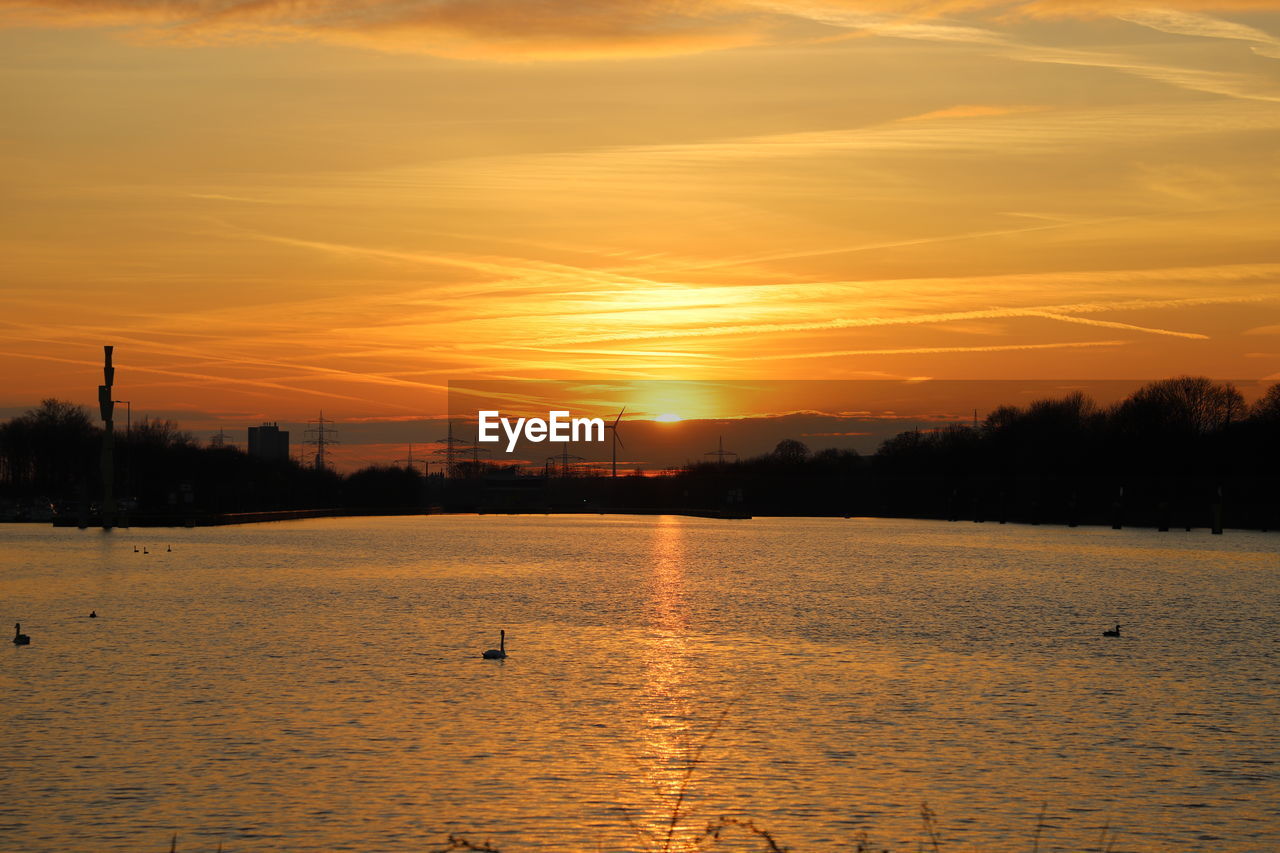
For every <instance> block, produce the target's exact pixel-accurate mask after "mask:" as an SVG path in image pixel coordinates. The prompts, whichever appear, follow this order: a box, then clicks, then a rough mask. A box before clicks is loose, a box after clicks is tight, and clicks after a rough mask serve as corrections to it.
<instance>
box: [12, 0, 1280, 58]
mask: <svg viewBox="0 0 1280 853" xmlns="http://www.w3.org/2000/svg"><path fill="white" fill-rule="evenodd" d="M1165 6H1166V7H1167V8H1168V9H1170V10H1172V11H1170V12H1169V13H1167V16H1166V18H1165V19H1161V20H1159V21H1157V22H1158V23H1161V24H1162V26H1165V27H1183V28H1185V27H1187V26H1192V24H1188V23H1187V22H1186V21H1185V20H1179V19H1177V18H1176V17H1175V16H1176V15H1177V14H1178V13H1197V12H1214V11H1231V10H1245V11H1261V10H1275V9H1277V8H1280V2H1277V0H1170V2H1168V3H1166V4H1165ZM1116 11H1117V9H1116V6H1115V4H1113V3H1110V2H1103V0H1031V2H1028V0H968V2H963V3H956V2H953V0H863V2H858V3H853V2H845V1H844V0H702V2H698V3H670V2H665V0H590V2H586V0H363V2H359V3H352V2H347V0H310V2H306V3H298V2H294V0H255V2H236V0H101V2H93V0H10V2H8V3H6V4H5V5H4V7H3V8H0V24H8V25H11V26H12V25H26V26H31V25H36V26H54V27H86V26H87V27H115V28H126V29H129V30H131V31H132V32H133V33H134V34H135V35H137V36H140V37H145V38H152V39H163V40H168V41H187V42H196V43H207V42H210V41H215V42H216V41H229V40H235V41H299V40H315V41H324V42H329V43H336V44H347V45H357V46H363V47H370V48H374V49H379V50H389V51H399V52H412V53H427V54H436V55H442V56H454V57H469V58H470V57H488V58H525V59H528V58H540V59H581V58H593V57H601V56H608V57H617V56H626V55H633V56H652V55H669V54H678V53H693V52H700V51H706V50H717V49H724V48H731V47H740V46H744V45H752V44H761V43H771V42H772V43H776V42H779V41H788V40H795V39H797V38H801V37H810V38H812V37H815V36H818V35H820V33H821V31H822V30H823V29H826V30H828V31H854V32H862V33H868V34H874V35H879V36H886V37H899V38H908V39H917V40H931V41H953V42H968V43H976V44H982V43H986V44H998V43H1001V42H1002V41H1003V40H1004V37H1003V36H1002V35H1000V34H999V33H998V32H996V31H995V30H993V29H991V28H990V27H989V26H987V25H985V24H984V23H982V22H999V21H1001V20H1008V19H1010V18H1017V17H1064V16H1072V17H1098V16H1105V15H1110V14H1114V13H1115V12H1116ZM960 13H965V14H966V15H967V16H969V17H971V18H972V17H976V18H977V19H978V21H979V23H975V22H973V21H966V22H959V21H957V20H955V16H956V15H957V14H960ZM1143 14H1145V13H1143ZM1152 20H1156V19H1152ZM797 24H804V25H808V26H810V27H814V28H818V29H816V30H815V31H813V32H811V33H808V34H807V35H801V34H799V33H797V32H796V31H795V27H796V26H797ZM1200 26H1203V23H1201V24H1200ZM1235 37H1240V35H1239V34H1238V33H1237V35H1236V36H1235ZM1259 47H1260V48H1262V49H1263V50H1266V49H1268V48H1267V46H1266V44H1263V43H1260V44H1259Z"/></svg>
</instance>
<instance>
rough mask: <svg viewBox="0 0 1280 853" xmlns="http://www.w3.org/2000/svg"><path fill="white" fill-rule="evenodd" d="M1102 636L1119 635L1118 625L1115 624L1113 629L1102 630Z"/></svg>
mask: <svg viewBox="0 0 1280 853" xmlns="http://www.w3.org/2000/svg"><path fill="white" fill-rule="evenodd" d="M1102 636H1104V637H1119V636H1120V626H1119V625H1116V629H1115V630H1114V631H1103V632H1102Z"/></svg>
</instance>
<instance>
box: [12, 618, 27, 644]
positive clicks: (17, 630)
mask: <svg viewBox="0 0 1280 853" xmlns="http://www.w3.org/2000/svg"><path fill="white" fill-rule="evenodd" d="M13 644H14V645H15V646H29V645H31V638H30V637H28V636H27V635H26V634H24V633H22V623H21V622H15V623H14V625H13Z"/></svg>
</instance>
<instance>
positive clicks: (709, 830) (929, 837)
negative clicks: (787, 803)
mask: <svg viewBox="0 0 1280 853" xmlns="http://www.w3.org/2000/svg"><path fill="white" fill-rule="evenodd" d="M729 710H730V709H728V708H726V709H725V710H724V711H722V712H721V713H720V714H719V715H718V716H717V717H716V719H715V721H714V722H713V723H712V724H711V726H710V727H709V728H708V729H707V731H706V732H705V733H703V735H702V736H701V737H700V738H699V740H698V742H697V743H696V744H695V745H693V746H691V747H690V748H689V749H688V750H687V752H686V755H685V757H684V767H683V769H682V771H681V775H680V780H679V784H678V785H677V787H676V790H675V792H674V793H673V794H672V795H671V797H670V802H669V804H668V806H667V809H666V812H665V814H664V815H663V819H662V821H661V829H660V830H659V831H657V832H655V831H654V830H652V829H648V828H646V827H644V826H643V825H641V824H640V822H639V821H637V820H636V819H635V817H633V816H632V814H631V813H630V812H629V811H628V810H627V809H626V808H625V807H623V806H618V807H617V810H618V811H619V812H620V813H621V814H622V816H623V819H624V820H625V822H626V823H627V825H628V826H629V827H630V829H631V831H632V834H633V836H634V837H635V839H636V841H637V842H639V843H641V845H642V847H641V849H642V850H643V851H644V853H704V851H710V850H714V849H715V848H716V846H717V845H719V844H720V843H721V842H722V841H726V840H727V839H729V838H730V837H732V836H735V835H737V836H745V837H747V838H748V839H752V840H755V841H758V842H759V847H758V848H757V849H758V850H760V851H761V853H802V851H799V850H793V849H792V848H790V847H785V846H783V844H782V842H781V841H780V840H779V839H778V837H777V836H776V835H775V834H774V833H773V831H771V830H769V829H767V828H765V827H763V826H761V825H760V824H759V823H757V822H756V821H755V820H754V819H752V818H746V817H739V816H737V815H728V814H722V815H719V816H717V817H715V818H713V819H710V820H706V821H705V822H703V823H702V824H701V826H700V827H699V828H693V827H692V826H689V825H688V822H689V817H690V812H689V810H688V800H689V793H690V791H691V788H692V784H693V780H694V776H695V775H696V773H697V770H698V768H699V767H701V766H702V765H703V763H704V761H705V753H706V750H707V748H708V747H709V746H710V745H711V743H712V740H713V739H714V738H715V736H716V734H717V733H718V732H719V731H720V729H721V728H722V727H723V726H724V724H725V721H726V720H727V719H728V717H729ZM1047 810H1048V803H1042V804H1041V806H1040V811H1039V813H1038V814H1037V816H1036V823H1035V827H1034V829H1033V831H1032V835H1031V839H1030V853H1040V841H1041V838H1042V835H1043V832H1044V830H1045V829H1046V828H1048V827H1049V824H1047V823H1046V822H1045V815H1046V812H1047ZM682 821H683V822H682ZM920 824H921V831H922V836H921V838H920V839H919V840H917V842H916V845H915V853H950V851H955V853H963V851H965V848H964V847H962V846H959V845H956V846H952V845H950V844H946V843H944V841H943V837H942V831H941V828H940V824H939V821H938V815H937V812H935V811H934V810H933V809H932V808H931V807H930V806H929V803H928V802H927V801H925V802H922V803H920ZM682 831H685V832H686V835H685V837H682ZM1118 839H1119V834H1118V833H1117V832H1116V831H1115V830H1114V829H1112V828H1111V824H1110V821H1107V822H1105V823H1104V824H1103V826H1102V830H1101V832H1100V833H1099V836H1098V840H1097V842H1096V843H1095V845H1094V846H1092V847H1086V846H1081V847H1080V848H1079V849H1080V850H1081V853H1115V845H1116V842H1117V841H1118ZM851 841H852V842H853V843H854V845H855V846H854V848H853V853H895V851H893V850H892V849H891V848H888V847H882V846H880V845H879V844H873V843H872V842H871V840H870V837H869V836H868V834H867V832H866V830H860V831H859V832H858V833H857V835H855V836H854V837H853V838H852V839H851ZM177 844H178V836H177V834H176V833H175V834H174V835H173V837H172V839H171V840H170V842H169V853H178V850H177ZM557 849H560V850H563V851H564V853H570V849H569V848H557ZM627 849H628V850H629V851H631V850H634V849H635V848H633V847H630V846H628V848H627ZM973 849H974V848H969V851H970V853H972V850H973ZM452 851H472V853H504V851H503V850H502V849H500V848H498V847H495V846H494V845H493V843H492V842H491V841H490V840H488V839H486V840H484V841H473V840H471V839H470V838H468V837H467V836H465V835H460V834H453V833H451V834H449V835H448V836H447V837H446V840H445V843H444V846H442V847H432V848H430V849H428V850H427V851H425V853H452ZM217 853H222V842H221V841H219V842H218V850H217ZM511 853H514V851H512V852H511ZM581 853H590V851H587V850H583V851H581ZM595 853H605V848H604V846H603V844H597V847H596V850H595ZM819 853H820V852H819ZM902 853H905V851H902Z"/></svg>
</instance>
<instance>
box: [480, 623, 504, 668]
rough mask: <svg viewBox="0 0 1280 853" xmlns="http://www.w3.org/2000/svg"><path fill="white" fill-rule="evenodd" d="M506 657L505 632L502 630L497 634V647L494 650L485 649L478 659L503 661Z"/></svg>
mask: <svg viewBox="0 0 1280 853" xmlns="http://www.w3.org/2000/svg"><path fill="white" fill-rule="evenodd" d="M506 656H507V632H506V629H503V630H501V631H499V632H498V647H497V648H496V649H485V650H484V652H483V653H482V654H481V655H480V657H482V658H484V659H485V660H503V659H504V658H505V657H506Z"/></svg>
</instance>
